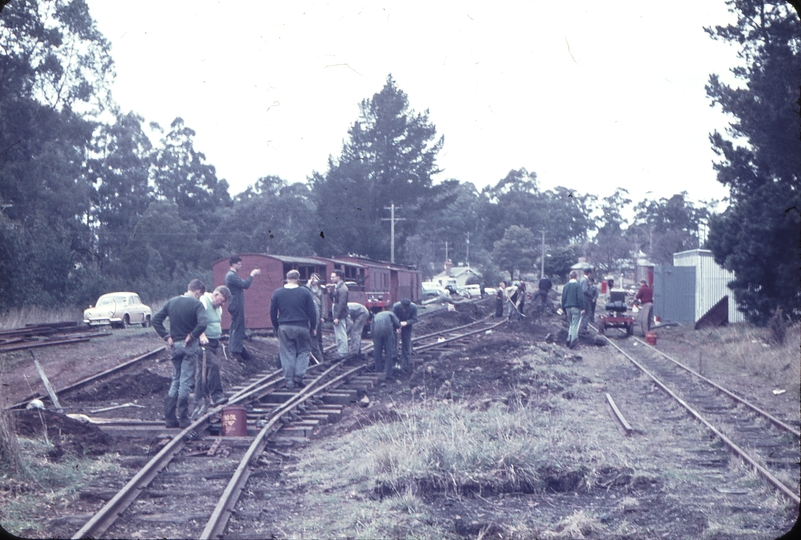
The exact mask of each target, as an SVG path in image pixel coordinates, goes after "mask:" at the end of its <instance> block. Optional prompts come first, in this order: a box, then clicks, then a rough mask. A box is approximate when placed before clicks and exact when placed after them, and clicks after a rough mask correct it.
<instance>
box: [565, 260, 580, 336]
mask: <svg viewBox="0 0 801 540" xmlns="http://www.w3.org/2000/svg"><path fill="white" fill-rule="evenodd" d="M577 278H578V272H576V271H575V270H571V271H570V281H568V282H567V283H566V284H565V286H564V287H563V288H562V309H564V310H565V314H566V315H567V320H568V321H570V329H569V330H568V331H567V346H568V347H570V348H571V349H572V348H573V347H575V346H576V344H577V343H578V329H579V320H580V319H581V316H582V315H583V314H584V293H583V292H581V285H579V282H578V280H577Z"/></svg>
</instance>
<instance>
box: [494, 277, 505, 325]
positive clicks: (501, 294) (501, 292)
mask: <svg viewBox="0 0 801 540" xmlns="http://www.w3.org/2000/svg"><path fill="white" fill-rule="evenodd" d="M505 305H506V282H505V281H501V282H500V284H498V290H497V291H495V318H496V319H500V318H503V307H504V306H505Z"/></svg>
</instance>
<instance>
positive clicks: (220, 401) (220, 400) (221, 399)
mask: <svg viewBox="0 0 801 540" xmlns="http://www.w3.org/2000/svg"><path fill="white" fill-rule="evenodd" d="M225 403H228V397H227V396H226V395H225V394H220V395H219V396H214V397H213V398H212V400H211V404H212V405H213V406H215V407H217V406H218V405H224V404H225Z"/></svg>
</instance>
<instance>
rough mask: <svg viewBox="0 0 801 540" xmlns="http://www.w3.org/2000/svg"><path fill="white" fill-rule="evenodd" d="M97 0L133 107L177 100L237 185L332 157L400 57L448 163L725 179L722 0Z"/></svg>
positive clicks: (621, 179) (545, 180)
mask: <svg viewBox="0 0 801 540" xmlns="http://www.w3.org/2000/svg"><path fill="white" fill-rule="evenodd" d="M88 4H89V6H90V10H91V14H92V16H93V17H94V19H95V20H96V21H97V24H98V27H99V28H100V30H101V32H103V34H105V36H106V37H107V38H108V39H109V40H110V41H111V43H112V47H113V48H112V56H113V58H114V60H115V62H116V71H117V78H116V81H115V84H114V86H113V94H114V97H115V99H116V100H117V102H118V103H119V104H120V105H121V107H122V109H123V111H125V112H127V111H129V110H133V111H134V112H136V113H138V114H140V115H142V116H143V117H144V118H145V120H146V122H152V121H154V122H158V123H159V124H161V125H162V127H164V128H165V129H168V127H169V124H170V123H171V122H172V120H173V119H174V118H175V117H177V116H180V117H182V118H183V119H184V121H185V124H186V125H187V126H188V127H190V128H192V129H194V130H195V131H196V132H197V135H196V137H195V149H196V150H198V151H201V152H203V153H204V154H205V155H206V158H207V161H208V162H209V163H211V164H212V165H214V166H215V167H216V168H217V174H218V177H219V178H225V179H226V180H228V182H229V184H230V186H231V193H232V194H236V193H239V192H241V191H242V190H244V189H245V188H246V187H247V186H249V185H252V184H253V183H255V182H256V180H258V178H260V177H262V176H267V175H277V176H280V177H281V178H284V179H285V180H287V181H289V182H305V180H306V178H307V177H308V176H309V175H311V173H312V172H313V171H318V172H325V170H326V167H327V159H328V156H329V155H333V156H334V157H337V156H339V153H340V150H341V148H342V142H343V140H344V139H346V138H347V129H348V127H349V126H350V125H351V124H352V123H353V122H354V121H355V120H356V119H357V117H358V103H359V102H360V101H361V100H362V99H365V98H371V97H372V95H373V94H375V93H376V92H378V91H380V90H381V88H382V86H383V85H384V82H385V80H386V77H387V75H388V74H389V73H391V74H392V76H393V77H394V78H395V80H396V82H397V84H398V86H399V87H400V88H401V89H402V90H403V91H404V92H406V94H407V95H408V96H409V101H410V105H411V108H412V109H414V110H415V111H417V112H422V111H425V110H426V109H427V110H428V111H429V116H430V121H431V122H432V123H433V124H434V125H435V126H436V128H437V133H438V134H439V135H444V136H445V145H444V147H443V149H442V151H441V153H440V157H439V162H438V163H439V165H440V167H441V168H442V169H443V172H442V173H441V174H440V175H439V176H438V177H437V178H436V180H445V179H450V178H455V179H458V180H460V181H462V182H472V183H473V184H475V185H476V186H477V187H478V188H482V187H484V186H487V185H491V184H495V183H496V182H497V181H498V180H500V179H501V178H503V177H504V176H505V175H506V173H507V172H508V171H509V170H511V169H517V168H520V167H525V168H526V169H527V170H529V171H534V172H536V173H537V175H538V178H539V181H540V185H541V187H542V189H549V188H552V187H555V186H565V187H568V188H571V189H575V190H577V191H580V192H589V193H594V194H597V195H600V196H605V195H608V194H610V193H612V192H613V191H614V189H615V188H616V187H623V188H626V189H628V190H629V191H630V193H631V195H632V198H634V200H635V201H638V200H641V199H642V198H644V197H646V196H649V197H655V198H660V197H669V196H670V195H672V194H674V193H678V192H680V191H687V192H688V193H689V194H690V196H691V198H692V199H694V200H696V201H698V200H702V199H709V198H718V199H719V198H722V197H724V196H725V195H726V191H725V190H724V189H723V187H722V186H721V185H720V184H719V183H718V182H717V181H716V180H715V173H714V171H713V169H712V160H713V158H714V154H713V153H712V151H711V150H710V145H709V140H708V134H709V133H710V132H711V131H712V130H714V129H719V130H720V129H722V128H724V127H725V125H726V118H725V117H724V115H723V114H722V113H721V112H720V109H719V108H714V109H713V108H710V106H709V105H710V103H709V100H708V99H707V97H706V94H705V91H704V85H705V83H706V82H707V80H708V77H709V74H710V73H719V74H721V75H724V76H725V75H726V74H727V73H728V70H729V68H730V67H731V66H733V65H735V64H736V63H737V58H736V50H735V49H734V48H731V47H729V46H728V45H726V44H723V43H719V42H715V41H713V40H711V39H710V38H709V37H708V36H707V34H706V33H705V32H704V31H703V27H704V26H714V25H723V24H728V23H729V22H731V21H733V20H734V16H733V15H732V14H730V13H728V12H727V10H726V5H725V3H724V0H677V1H675V2H669V3H665V2H655V1H635V0H631V1H612V2H599V1H598V0H571V1H553V2H545V1H529V2H525V1H508V2H497V3H490V2H485V1H482V2H471V1H460V2H456V1H449V2H437V1H431V0H428V1H426V2H416V1H409V0H403V1H397V2H387V1H373V2H350V1H336V0H335V1H332V2H326V3H317V2H275V1H259V2H256V1H250V2H244V1H242V2H236V1H230V0H229V1H227V2H220V1H210V0H191V1H188V0H169V1H167V2H165V1H163V0H160V1H139V2H135V3H131V2H124V3H121V2H110V1H108V0H88ZM132 7H135V8H136V11H132V10H131V8H132ZM726 78H728V77H726ZM729 80H730V79H729ZM649 191H650V192H651V194H650V195H646V193H647V192H649Z"/></svg>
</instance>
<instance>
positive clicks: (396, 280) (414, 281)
mask: <svg viewBox="0 0 801 540" xmlns="http://www.w3.org/2000/svg"><path fill="white" fill-rule="evenodd" d="M239 256H240V257H241V258H242V270H241V271H240V272H239V275H240V276H241V277H242V278H243V279H244V278H245V277H246V276H248V275H250V272H251V270H253V269H254V268H259V269H261V272H262V273H261V275H258V276H256V277H255V278H254V279H253V284H252V285H251V286H250V288H249V289H247V290H245V327H246V328H249V329H251V330H265V329H270V328H272V323H271V322H270V299H271V298H272V295H273V292H274V291H275V290H276V289H278V288H281V287H283V286H284V280H285V277H286V273H287V272H289V271H290V270H297V271H298V272H300V283H301V284H305V283H306V282H307V281H308V279H309V276H311V275H312V274H313V273H316V274H318V275H319V276H320V279H321V280H322V284H323V285H324V284H325V283H326V282H327V281H328V277H329V276H330V275H331V272H333V271H334V270H342V272H343V273H344V275H345V283H346V284H347V285H348V290H349V294H348V299H349V301H350V302H358V303H360V304H364V305H365V306H366V307H367V309H369V310H370V311H371V312H373V313H376V312H378V311H382V310H384V309H389V308H391V307H392V304H393V303H394V302H397V301H398V300H401V299H402V298H407V297H408V298H409V299H411V300H412V301H415V302H419V300H420V298H421V296H422V288H421V285H420V284H421V283H422V274H421V273H420V271H419V270H415V269H413V268H411V267H407V266H403V265H397V264H390V263H382V262H379V261H372V260H370V259H364V258H360V257H343V258H340V259H328V258H324V257H294V256H285V255H268V254H265V253H240V254H239ZM229 266H230V265H229V264H228V258H227V257H226V258H224V259H219V260H217V261H215V262H214V264H212V274H213V276H214V277H213V279H214V286H215V287H216V286H219V285H224V284H225V275H226V274H227V273H228V269H229ZM324 304H325V305H324V310H325V315H326V316H328V315H329V312H330V309H331V306H330V303H329V302H328V295H325V296H324ZM222 327H223V329H228V328H230V327H231V316H230V314H229V313H228V311H227V310H226V309H223V316H222ZM366 327H367V325H366Z"/></svg>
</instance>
